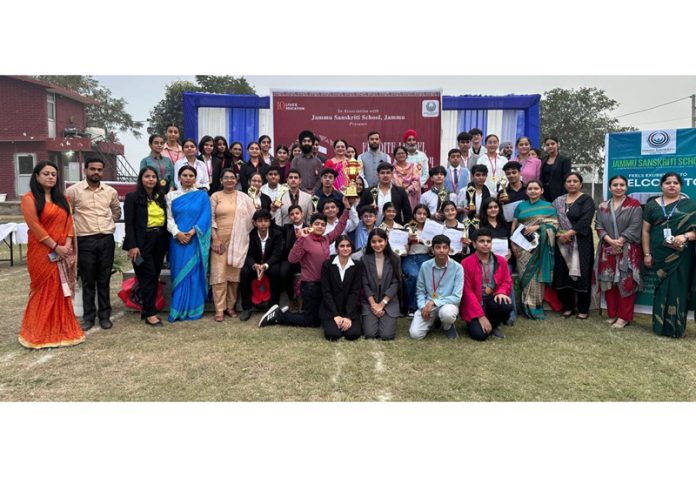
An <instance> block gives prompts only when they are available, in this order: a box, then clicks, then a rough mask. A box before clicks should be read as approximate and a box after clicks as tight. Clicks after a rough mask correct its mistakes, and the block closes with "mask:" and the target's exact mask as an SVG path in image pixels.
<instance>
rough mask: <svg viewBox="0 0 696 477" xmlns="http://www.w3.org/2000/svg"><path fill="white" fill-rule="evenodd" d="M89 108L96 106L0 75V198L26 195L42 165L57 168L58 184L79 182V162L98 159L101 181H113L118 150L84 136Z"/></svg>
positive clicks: (30, 80) (120, 149)
mask: <svg viewBox="0 0 696 477" xmlns="http://www.w3.org/2000/svg"><path fill="white" fill-rule="evenodd" d="M91 104H98V103H97V102H96V101H95V100H93V99H91V98H87V97H84V96H81V95H79V94H77V93H75V92H73V91H70V90H68V89H65V88H62V87H59V86H56V85H53V84H51V83H47V82H45V81H40V80H37V79H34V78H30V77H27V76H0V165H2V167H0V194H7V199H8V200H17V199H18V198H19V197H20V196H21V195H22V194H24V193H25V192H27V191H28V190H29V179H30V178H31V173H32V170H33V168H34V166H35V165H36V164H37V163H38V162H40V161H45V160H50V161H53V162H55V163H56V164H57V165H58V168H59V171H60V178H61V181H66V180H68V181H79V180H82V170H83V166H82V164H83V163H84V160H85V159H87V158H89V157H91V156H98V157H101V158H102V159H104V161H105V171H104V180H116V179H117V175H118V173H117V171H118V164H119V162H120V161H119V157H122V156H123V152H124V151H123V145H122V144H118V143H115V142H113V141H111V140H108V139H107V138H104V137H92V136H91V135H90V134H89V133H88V132H87V131H86V127H85V107H86V106H87V105H91ZM92 132H93V133H94V132H96V131H95V130H92ZM61 185H62V182H61Z"/></svg>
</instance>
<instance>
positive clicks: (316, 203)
mask: <svg viewBox="0 0 696 477" xmlns="http://www.w3.org/2000/svg"><path fill="white" fill-rule="evenodd" d="M312 205H313V206H314V212H317V206H318V205H319V197H317V196H316V195H313V196H312Z"/></svg>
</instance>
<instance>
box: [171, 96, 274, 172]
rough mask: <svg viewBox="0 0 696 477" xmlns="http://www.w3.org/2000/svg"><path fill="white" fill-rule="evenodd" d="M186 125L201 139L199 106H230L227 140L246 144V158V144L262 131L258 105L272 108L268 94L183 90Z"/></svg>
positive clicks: (261, 107)
mask: <svg viewBox="0 0 696 477" xmlns="http://www.w3.org/2000/svg"><path fill="white" fill-rule="evenodd" d="M183 103H184V129H185V131H186V135H187V136H188V137H193V138H194V139H195V140H196V142H198V140H199V137H198V108H227V109H228V110H229V113H228V114H229V131H228V135H227V138H226V139H227V142H228V143H231V142H233V141H239V142H241V143H242V144H243V145H244V148H243V149H244V159H245V160H247V159H248V158H247V154H246V146H247V144H249V143H250V142H252V141H256V140H257V139H258V137H259V136H258V135H259V109H268V108H270V105H271V101H270V97H268V96H262V97H261V96H257V95H255V94H209V93H192V92H188V91H186V92H184V98H183Z"/></svg>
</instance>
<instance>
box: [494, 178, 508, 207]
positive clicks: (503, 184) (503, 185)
mask: <svg viewBox="0 0 696 477" xmlns="http://www.w3.org/2000/svg"><path fill="white" fill-rule="evenodd" d="M507 186H508V180H507V179H505V178H503V179H500V182H499V183H498V184H496V189H497V191H498V198H499V199H500V201H501V202H507V201H508V199H509V197H508V193H507Z"/></svg>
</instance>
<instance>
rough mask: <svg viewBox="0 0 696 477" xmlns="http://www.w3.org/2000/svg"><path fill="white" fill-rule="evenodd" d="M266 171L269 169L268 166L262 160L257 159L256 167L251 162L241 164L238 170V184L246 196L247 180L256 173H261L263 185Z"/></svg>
mask: <svg viewBox="0 0 696 477" xmlns="http://www.w3.org/2000/svg"><path fill="white" fill-rule="evenodd" d="M268 169H270V166H269V165H268V164H266V163H265V162H263V159H259V165H258V167H254V165H253V164H252V163H251V162H245V163H244V164H242V167H241V168H240V170H239V182H241V183H242V191H243V192H244V193H245V194H246V192H247V191H248V190H249V179H251V176H252V175H254V174H255V173H256V172H260V173H261V179H262V180H263V183H264V184H265V183H266V172H268Z"/></svg>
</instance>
